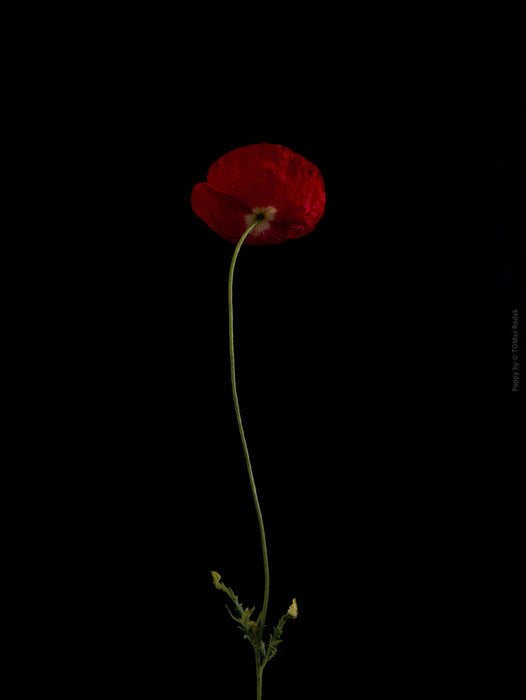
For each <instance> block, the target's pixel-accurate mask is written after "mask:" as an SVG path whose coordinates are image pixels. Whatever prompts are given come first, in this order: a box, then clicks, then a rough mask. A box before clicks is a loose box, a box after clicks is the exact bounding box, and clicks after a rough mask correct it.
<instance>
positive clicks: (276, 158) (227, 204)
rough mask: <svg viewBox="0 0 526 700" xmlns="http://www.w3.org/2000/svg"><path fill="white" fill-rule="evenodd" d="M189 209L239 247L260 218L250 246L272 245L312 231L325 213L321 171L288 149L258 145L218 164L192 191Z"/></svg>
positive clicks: (239, 151)
mask: <svg viewBox="0 0 526 700" xmlns="http://www.w3.org/2000/svg"><path fill="white" fill-rule="evenodd" d="M192 209H193V210H194V212H195V213H196V214H197V216H199V217H200V218H201V219H202V220H203V221H204V222H205V223H207V224H208V226H210V228H211V229H212V230H213V231H215V232H216V233H218V234H219V235H220V236H222V237H223V238H226V239H227V240H229V241H232V242H234V243H237V242H238V241H239V239H240V238H241V236H242V235H243V233H244V232H245V231H246V229H247V228H248V227H249V226H250V224H252V223H254V222H255V221H256V219H257V217H258V216H260V217H263V218H262V219H261V221H260V222H259V224H257V226H255V227H254V228H253V229H252V231H251V233H250V234H249V235H248V237H247V239H246V241H245V243H246V244H249V245H272V244H274V243H282V242H283V241H285V240H287V239H288V238H299V237H300V236H304V235H305V234H306V233H309V232H310V231H312V230H313V229H314V227H315V226H316V224H317V223H318V221H319V220H320V219H321V217H322V216H323V212H324V210H325V187H324V184H323V178H322V176H321V173H320V171H319V170H318V168H317V167H316V166H315V165H314V163H311V162H310V161H308V160H306V159H305V158H303V156H300V155H298V154H297V153H294V151H291V150H290V148H286V147H285V146H278V145H275V144H270V143H259V144H254V145H251V146H243V147H242V148H236V149H235V150H233V151H230V153H227V154H226V155H224V156H222V157H221V158H219V160H217V161H216V162H215V163H214V164H213V165H212V166H211V168H210V170H209V171H208V176H207V182H200V183H199V184H197V185H196V186H195V187H194V189H193V191H192Z"/></svg>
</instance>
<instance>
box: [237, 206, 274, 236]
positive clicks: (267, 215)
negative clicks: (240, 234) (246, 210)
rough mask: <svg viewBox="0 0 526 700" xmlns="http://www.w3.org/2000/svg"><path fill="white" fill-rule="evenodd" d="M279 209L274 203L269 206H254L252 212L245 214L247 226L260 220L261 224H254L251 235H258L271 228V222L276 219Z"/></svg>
mask: <svg viewBox="0 0 526 700" xmlns="http://www.w3.org/2000/svg"><path fill="white" fill-rule="evenodd" d="M277 211H278V210H277V209H276V207H273V206H272V205H271V206H269V207H254V208H253V209H252V213H251V214H247V215H246V216H245V223H246V225H247V227H248V226H251V225H252V224H253V223H254V222H255V221H258V220H259V224H257V225H256V226H254V228H253V229H252V232H251V234H250V235H258V234H260V233H263V232H264V231H267V230H268V229H269V228H270V222H271V221H274V217H275V216H276V213H277Z"/></svg>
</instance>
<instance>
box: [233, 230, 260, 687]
mask: <svg viewBox="0 0 526 700" xmlns="http://www.w3.org/2000/svg"><path fill="white" fill-rule="evenodd" d="M262 218H263V217H261V216H258V217H257V218H256V220H255V221H254V223H253V224H251V225H250V226H249V227H248V228H247V230H246V231H245V233H244V234H243V235H242V236H241V238H240V239H239V242H238V244H237V245H236V249H235V251H234V255H233V257H232V263H231V264H230V274H229V276H228V332H229V347H230V377H231V380H232V396H233V397H234V407H235V409H236V417H237V424H238V427H239V434H240V435H241V443H242V445H243V452H244V453H245V460H246V463H247V469H248V478H249V480H250V488H251V489H252V497H253V499H254V505H255V507H256V514H257V518H258V523H259V532H260V535H261V549H262V551H263V568H264V570H265V591H264V595H263V608H262V611H261V615H260V617H259V627H258V639H259V641H261V637H262V635H263V628H264V626H265V618H266V616H267V608H268V599H269V590H270V576H269V566H268V554H267V541H266V538H265V528H264V526H263V516H262V514H261V508H260V505H259V500H258V494H257V490H256V482H255V481H254V474H253V473H252V465H251V463H250V456H249V454H248V447H247V441H246V439H245V433H244V431H243V423H242V421H241V412H240V410H239V400H238V398H237V390H236V369H235V362H234V305H233V301H232V289H233V284H232V283H233V280H234V268H235V265H236V260H237V256H238V253H239V250H240V248H241V246H242V245H243V242H244V240H245V238H246V237H247V236H248V234H249V233H250V232H251V231H252V229H253V228H254V226H257V224H258V223H259V222H260V220H261V219H262ZM256 665H257V673H258V698H260V697H261V673H260V668H259V666H260V664H259V663H258V657H256Z"/></svg>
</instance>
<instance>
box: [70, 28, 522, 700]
mask: <svg viewBox="0 0 526 700" xmlns="http://www.w3.org/2000/svg"><path fill="white" fill-rule="evenodd" d="M220 19H221V18H220V16H219V15H218V24H217V25H216V24H215V21H214V18H210V17H208V19H207V22H206V28H205V29H203V26H202V25H201V24H198V23H197V21H195V22H193V21H187V22H185V23H183V25H182V26H181V27H180V28H179V29H177V31H176V32H175V35H174V34H173V33H172V32H171V31H170V30H169V29H168V28H164V29H162V27H161V25H162V21H161V20H160V19H159V18H158V19H157V20H156V21H154V22H152V24H151V30H150V25H148V27H145V28H143V29H142V30H141V32H138V33H137V32H135V33H131V32H130V33H128V34H127V31H126V26H124V28H123V26H120V25H119V34H118V35H119V42H118V48H117V49H116V50H115V56H113V57H112V60H111V61H110V62H108V65H105V66H104V68H103V70H102V71H101V72H102V74H103V76H104V80H103V81H101V84H100V86H98V88H97V94H98V97H99V100H100V101H99V102H97V103H96V104H95V106H93V105H89V104H86V109H87V110H88V117H87V120H88V122H90V123H91V125H92V126H93V128H90V129H87V130H86V132H83V133H82V134H81V135H82V137H83V138H85V139H86V143H85V144H84V145H85V146H86V144H87V148H86V160H87V162H89V163H90V164H91V165H96V177H93V178H91V179H90V180H89V187H88V197H87V199H86V201H85V206H86V210H85V215H84V217H83V221H84V222H85V230H84V232H83V233H82V234H81V241H80V244H79V243H78V242H76V243H75V247H74V250H73V248H72V250H71V251H70V253H71V258H73V257H74V258H75V260H76V261H77V263H78V264H74V265H73V264H72V265H71V267H70V270H71V272H70V274H71V277H72V278H75V277H76V275H77V274H78V272H79V270H80V271H81V272H82V273H84V275H85V276H83V279H89V286H88V287H86V288H85V289H84V291H83V294H82V298H81V299H75V300H74V301H73V302H72V303H73V305H74V307H73V313H72V315H73V316H74V317H75V318H76V323H77V324H78V328H77V335H76V337H75V338H73V339H70V340H69V345H68V347H67V348H65V349H64V350H63V356H64V362H72V364H73V366H72V376H76V377H77V380H76V381H77V382H80V386H79V384H75V383H74V386H73V388H72V389H71V391H72V393H77V394H78V393H80V394H81V395H83V396H86V402H85V404H84V405H83V407H82V412H81V416H82V417H81V418H79V415H78V414H75V417H73V418H72V417H71V416H68V417H67V419H65V423H66V424H67V425H68V435H69V436H70V440H71V454H74V455H77V458H76V462H75V463H76V470H75V476H74V477H71V479H72V481H71V484H70V492H69V499H68V504H69V505H68V506H67V509H68V510H69V509H70V510H71V513H70V514H69V518H68V521H69V522H80V523H83V524H82V525H79V527H78V528H72V530H68V533H67V535H65V534H64V530H63V527H62V526H63V525H64V522H63V520H60V519H59V520H60V522H57V531H59V530H60V532H61V538H63V539H61V540H60V541H61V542H63V543H64V544H63V545H62V546H61V547H60V548H59V551H60V554H61V556H63V557H65V565H66V567H69V566H70V563H71V566H73V563H72V562H73V561H75V560H76V561H77V566H78V574H75V575H73V574H70V579H71V581H70V583H71V586H68V585H66V584H64V583H62V584H61V586H62V588H63V589H64V595H66V592H65V591H66V589H67V590H68V593H67V595H68V596H69V595H71V596H72V600H73V603H72V610H73V612H72V620H71V627H72V629H74V630H77V631H78V629H79V627H80V629H82V630H85V631H86V636H85V645H84V646H85V648H86V651H85V652H82V653H80V654H79V655H78V656H77V657H75V654H74V653H73V655H72V656H73V657H75V659H76V662H78V664H79V665H78V672H77V674H76V676H75V680H74V681H72V682H73V683H75V684H76V685H75V687H78V684H79V682H80V683H81V685H82V686H83V687H87V686H90V685H93V686H95V687H98V685H99V684H100V682H102V681H101V680H100V679H101V677H102V676H101V674H102V673H104V674H105V673H109V677H110V678H111V679H112V680H111V682H110V687H112V688H115V689H119V688H120V689H122V687H123V684H125V685H126V686H129V687H130V688H134V689H136V690H137V689H140V690H141V692H143V694H144V693H145V694H146V695H148V696H156V697H157V696H158V697H164V695H166V696H168V694H170V695H173V693H174V692H175V694H176V695H177V696H181V697H183V696H184V697H197V698H201V697H206V696H208V695H209V694H212V693H213V694H214V695H215V696H216V697H221V698H222V697H225V698H226V697H228V698H237V697H240V698H247V697H251V696H252V695H254V694H255V687H254V686H255V679H254V675H255V674H254V668H253V655H252V650H251V649H250V647H249V645H248V643H247V642H246V641H244V640H242V638H241V633H240V632H238V630H236V629H235V625H234V623H233V622H232V620H231V619H230V618H229V617H228V615H227V613H226V610H225V609H224V603H225V602H226V599H224V596H223V595H222V594H221V593H220V592H218V591H216V590H215V589H214V588H213V586H212V581H211V578H210V574H209V571H210V570H211V569H213V570H217V571H219V572H220V573H221V575H222V576H223V579H224V581H225V582H226V584H227V585H229V586H231V587H232V588H234V590H235V591H236V593H237V594H238V595H239V597H240V599H241V600H242V601H243V602H244V603H245V604H247V605H250V606H252V605H256V606H258V607H259V606H260V605H261V600H262V592H263V591H262V588H263V571H262V566H261V554H260V546H259V535H258V529H257V522H256V518H255V513H254V508H253V504H252V501H251V495H250V489H249V483H248V479H247V476H246V468H245V465H244V460H243V454H242V450H241V444H240V441H239V437H238V434H237V427H236V422H235V415H234V410H233V405H232V400H231V395H230V378H229V361H228V336H227V305H226V299H227V276H228V267H229V264H230V259H231V255H232V253H233V246H232V245H231V244H230V243H228V242H227V241H225V240H223V239H221V238H220V237H219V236H217V235H216V234H215V233H214V232H212V231H211V230H210V229H208V228H207V226H206V225H205V224H204V223H203V222H202V221H201V220H200V219H198V218H197V217H196V216H195V215H194V214H193V212H192V210H191V207H190V193H191V190H192V187H193V186H194V184H196V183H197V182H200V181H203V180H206V174H207V171H208V168H209V167H210V165H211V164H212V162H213V161H214V160H216V159H217V158H218V157H220V156H221V155H223V154H224V153H226V152H227V151H229V150H231V149H233V148H236V147H238V146H242V145H246V144H249V143H259V142H269V143H280V144H283V145H285V146H288V147H290V148H292V149H293V150H295V151H297V152H298V153H300V154H302V155H303V156H305V157H306V158H308V159H309V160H312V161H313V162H314V163H316V164H317V165H318V167H319V168H320V170H321V172H322V174H323V177H324V179H325V184H326V191H327V207H326V213H325V215H324V217H323V218H322V220H321V221H320V223H319V224H318V226H317V228H316V229H315V231H313V232H312V233H311V234H309V235H307V236H305V237H303V238H301V239H299V240H295V241H289V242H286V243H284V244H282V245H279V246H271V247H268V248H250V247H247V248H245V249H242V250H241V253H240V256H239V259H238V267H237V270H236V278H235V293H234V304H235V338H236V351H237V373H238V390H239V398H240V403H241V410H242V414H243V418H244V424H245V430H246V436H247V440H248V445H249V449H250V452H251V455H252V462H253V466H254V472H255V478H256V482H257V485H258V490H259V495H260V500H261V505H262V509H263V514H264V519H265V524H266V528H267V538H268V546H269V556H270V567H271V593H270V608H269V617H268V623H269V625H271V626H273V625H274V624H275V623H276V622H277V620H278V618H279V617H280V616H281V614H283V612H285V610H286V609H287V608H288V606H289V605H290V602H291V600H292V598H293V597H296V598H297V600H298V605H299V610H300V615H299V617H298V619H297V620H296V621H294V622H292V621H291V622H289V623H288V625H287V629H286V632H285V636H284V643H283V644H282V646H281V651H280V653H279V654H278V656H277V657H276V659H275V660H273V661H272V662H271V664H270V665H269V666H268V668H267V670H266V671H265V678H264V686H265V692H266V693H267V695H268V697H272V698H276V699H277V698H281V697H283V698H285V697H287V698H288V697H307V693H308V694H309V695H308V697H319V698H322V697H323V698H324V697H336V696H344V695H347V694H353V695H355V696H356V697H360V698H368V697H376V696H377V695H380V694H384V693H385V692H386V691H387V690H392V689H395V688H396V689H399V690H401V691H402V692H403V693H404V694H405V696H406V697H415V698H416V697H419V698H420V697H433V696H434V694H443V693H444V692H449V689H450V688H451V687H452V685H453V684H454V683H455V684H456V687H458V688H462V690H467V689H468V688H469V687H471V685H470V684H471V683H473V682H475V680H476V681H482V682H483V683H484V684H486V686H489V685H491V684H492V683H496V686H495V687H496V688H497V689H499V690H502V683H503V681H502V678H503V677H504V676H505V673H504V671H505V669H506V667H507V666H506V664H509V665H510V666H513V663H514V662H513V658H514V657H513V648H512V647H509V646H508V645H507V641H506V639H507V637H506V634H505V633H504V632H503V628H501V627H500V624H501V622H503V621H505V620H506V619H509V614H510V609H511V608H513V603H512V602H510V596H504V595H503V593H502V590H503V587H504V588H506V589H509V588H512V587H513V585H514V580H515V579H514V575H513V566H514V564H513V562H514V557H513V553H512V545H511V544H510V539H511V537H512V535H513V532H514V529H515V527H516V518H517V511H516V508H515V505H514V500H513V494H514V491H515V488H516V484H515V480H516V463H515V461H514V457H513V454H512V452H513V449H514V447H515V446H516V443H517V441H518V413H519V406H518V401H519V398H520V392H519V393H513V392H512V369H511V333H512V330H511V324H512V318H511V314H512V310H513V309H516V308H519V310H520V313H522V311H521V298H522V297H521V294H522V288H521V283H520V279H519V270H520V269H521V265H523V261H522V262H521V259H520V252H519V239H520V238H522V236H523V235H524V229H525V226H524V224H525V217H524V192H523V186H524V179H523V163H524V148H523V146H524V144H523V141H522V140H521V137H522V132H523V121H524V81H523V78H522V76H521V74H520V70H519V63H518V60H519V57H520V49H519V46H518V44H517V43H515V41H514V40H513V37H510V38H509V40H508V37H507V35H502V36H499V37H494V36H493V37H492V40H491V41H488V40H487V35H484V36H475V35H469V34H467V33H464V34H462V33H459V34H458V35H457V36H455V37H451V38H447V39H446V38H444V37H442V38H440V39H432V38H424V37H420V38H419V39H416V38H415V37H413V38H412V39H405V38H401V37H399V36H398V35H397V34H396V33H393V35H392V36H390V38H389V39H386V38H385V36H382V37H380V36H379V35H376V33H375V32H374V31H369V32H368V33H367V35H366V36H365V35H362V34H361V32H360V30H359V28H354V29H353V30H352V31H351V30H348V27H344V28H341V29H337V25H338V21H337V18H332V19H331V21H330V22H329V23H325V24H323V26H322V27H318V26H317V25H316V21H314V20H315V18H310V21H309V22H308V23H299V24H298V22H295V21H291V22H290V23H288V24H286V25H283V24H280V27H281V31H276V29H275V27H274V29H273V30H271V29H270V27H272V22H270V20H268V18H267V19H266V20H265V21H264V22H263V26H264V31H265V32H268V39H267V41H265V42H264V43H258V42H259V41H260V40H259V39H258V38H254V37H259V36H260V33H261V32H262V31H263V29H262V27H261V26H259V28H257V27H256V28H255V27H254V25H253V24H252V25H250V26H246V27H244V28H243V29H240V28H236V29H233V28H232V29H231V31H230V32H228V31H226V32H225V26H224V23H222V22H220ZM192 20H194V18H192ZM329 25H330V26H329ZM171 26H172V27H173V25H171ZM335 27H336V29H335ZM238 29H239V30H238ZM329 29H330V31H329ZM174 31H175V30H174ZM121 42H122V43H121ZM254 42H255V43H254ZM92 147H93V152H91V153H90V149H91V148H92ZM90 172H92V171H90ZM72 281H73V282H77V283H78V281H76V280H72ZM68 348H69V350H72V351H73V356H74V357H75V358H76V359H74V360H73V361H71V359H66V358H67V357H69V358H70V357H71V355H68ZM79 377H80V379H79ZM66 405H67V402H66ZM66 451H67V450H66ZM58 481H59V479H57V483H58ZM61 483H62V484H63V482H61ZM57 488H58V487H57ZM86 514H88V516H89V517H86V518H84V517H83V516H84V515H86ZM68 537H71V544H70V543H69V540H68V539H67V538H68ZM71 587H72V588H71ZM62 588H61V587H60V586H59V589H60V590H62ZM71 590H73V594H71ZM497 590H498V592H497ZM86 591H87V593H86ZM79 601H82V605H81V606H80V608H81V609H80V611H79ZM79 620H80V622H79ZM66 637H67V635H66ZM503 649H504V651H505V661H504V662H503V661H502V658H501V652H502V650H503ZM73 668H76V664H73ZM503 674H504V675H503Z"/></svg>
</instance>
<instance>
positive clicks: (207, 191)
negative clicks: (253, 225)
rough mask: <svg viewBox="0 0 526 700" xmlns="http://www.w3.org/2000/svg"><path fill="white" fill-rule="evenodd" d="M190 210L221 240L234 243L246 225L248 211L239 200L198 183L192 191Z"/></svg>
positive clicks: (204, 183) (203, 183) (205, 184)
mask: <svg viewBox="0 0 526 700" xmlns="http://www.w3.org/2000/svg"><path fill="white" fill-rule="evenodd" d="M192 209H193V210H194V212H195V213H196V214H197V216H199V217H200V218H201V219H202V220H203V221H204V222H205V223H206V224H208V226H210V228H211V229H212V231H215V232H216V233H218V234H219V235H220V236H221V237H222V238H226V239H227V240H229V241H233V242H234V243H236V242H237V241H238V240H239V239H240V238H241V236H242V235H243V232H244V231H245V230H246V228H247V225H246V222H245V217H246V216H247V215H248V214H250V211H251V210H250V209H249V208H248V207H246V206H245V205H244V204H243V203H242V202H241V201H240V200H239V199H237V198H236V197H232V196H231V195H229V194H226V193H225V192H221V191H220V190H218V189H216V188H215V187H211V186H210V185H208V184H207V183H206V182H200V183H198V184H197V185H195V187H194V189H193V190H192Z"/></svg>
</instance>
